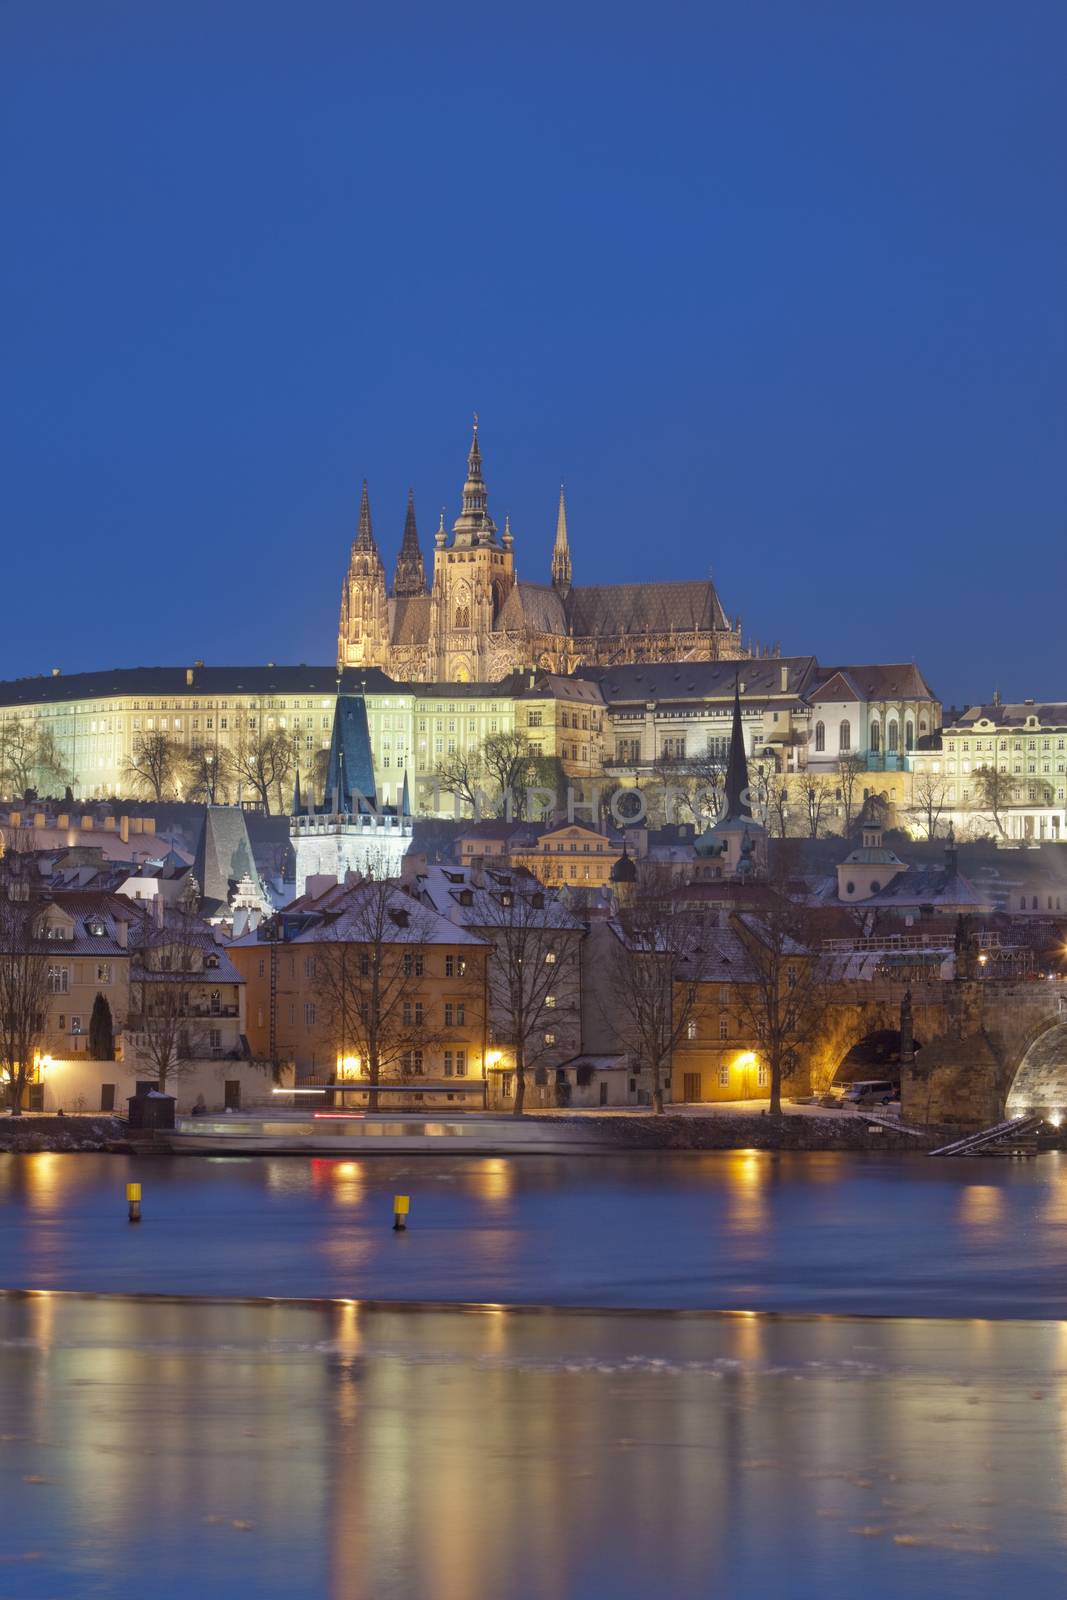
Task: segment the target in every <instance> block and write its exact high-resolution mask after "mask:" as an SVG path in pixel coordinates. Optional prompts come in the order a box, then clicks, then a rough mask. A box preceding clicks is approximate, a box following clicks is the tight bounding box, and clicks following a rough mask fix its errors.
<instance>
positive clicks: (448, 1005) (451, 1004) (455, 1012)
mask: <svg viewBox="0 0 1067 1600" xmlns="http://www.w3.org/2000/svg"><path fill="white" fill-rule="evenodd" d="M465 1017H466V1006H465V1005H464V1003H463V1001H462V1000H446V1001H445V1027H446V1028H462V1026H463V1023H464V1019H465Z"/></svg>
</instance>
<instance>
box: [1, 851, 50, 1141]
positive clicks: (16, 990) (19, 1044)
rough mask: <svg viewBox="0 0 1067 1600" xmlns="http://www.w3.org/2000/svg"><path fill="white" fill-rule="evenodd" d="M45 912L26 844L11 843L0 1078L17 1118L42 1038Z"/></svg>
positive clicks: (5, 885) (4, 906)
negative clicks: (42, 924) (42, 927)
mask: <svg viewBox="0 0 1067 1600" xmlns="http://www.w3.org/2000/svg"><path fill="white" fill-rule="evenodd" d="M43 907H44V901H43V897H42V894H41V891H40V887H39V879H38V877H37V869H36V862H35V859H34V857H33V855H32V854H31V852H30V851H29V848H28V843H26V842H24V841H22V840H20V839H16V840H11V839H10V838H9V839H8V840H7V841H6V848H5V850H4V854H3V855H2V856H0V1076H2V1079H3V1084H4V1087H5V1089H6V1091H7V1099H8V1104H9V1106H10V1108H11V1114H12V1116H16V1117H17V1116H20V1115H21V1113H22V1101H23V1097H24V1095H25V1092H26V1084H27V1081H28V1078H29V1074H30V1071H31V1069H32V1067H33V1062H34V1058H35V1056H36V1055H37V1053H38V1051H39V1049H40V1046H41V1042H42V1040H43V1038H44V1029H45V1017H46V1008H47V1001H48V982H49V962H48V954H47V947H46V945H45V942H44V939H43V937H41V936H40V935H39V931H38V920H39V918H40V915H41V912H42V910H43Z"/></svg>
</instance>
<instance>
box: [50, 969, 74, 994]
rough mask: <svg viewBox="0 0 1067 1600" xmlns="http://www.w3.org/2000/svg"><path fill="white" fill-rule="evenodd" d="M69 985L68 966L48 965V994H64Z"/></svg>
mask: <svg viewBox="0 0 1067 1600" xmlns="http://www.w3.org/2000/svg"><path fill="white" fill-rule="evenodd" d="M69 986H70V968H69V967H49V969H48V993H49V994H66V992H67V990H68V988H69Z"/></svg>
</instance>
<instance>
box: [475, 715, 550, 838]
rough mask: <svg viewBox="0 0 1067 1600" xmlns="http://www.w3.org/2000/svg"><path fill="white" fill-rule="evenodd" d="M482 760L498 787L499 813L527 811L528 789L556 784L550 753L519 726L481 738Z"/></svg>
mask: <svg viewBox="0 0 1067 1600" xmlns="http://www.w3.org/2000/svg"><path fill="white" fill-rule="evenodd" d="M481 762H482V766H483V767H484V769H485V771H486V773H487V775H488V777H489V779H490V782H491V783H492V784H493V786H494V788H495V790H496V805H497V812H498V815H500V816H514V817H516V818H518V819H519V820H521V819H522V818H524V817H525V815H526V808H527V790H528V789H531V788H539V787H540V788H549V787H551V788H553V789H554V788H555V786H556V778H557V776H558V774H557V772H556V770H555V764H554V763H553V761H552V758H551V757H550V756H545V755H543V754H542V753H541V752H540V751H538V750H536V749H535V748H534V746H533V745H532V744H531V743H530V741H529V739H528V738H527V737H526V735H525V733H523V732H521V731H520V730H519V729H518V728H516V729H513V730H507V731H505V732H504V733H491V734H489V736H488V737H487V738H485V739H483V740H482V745H481Z"/></svg>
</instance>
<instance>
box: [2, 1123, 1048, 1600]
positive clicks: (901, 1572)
mask: <svg viewBox="0 0 1067 1600" xmlns="http://www.w3.org/2000/svg"><path fill="white" fill-rule="evenodd" d="M128 1176H133V1177H136V1178H137V1179H139V1181H140V1182H141V1183H142V1186H143V1193H144V1221H143V1222H142V1223H141V1224H140V1225H139V1226H130V1224H129V1223H127V1221H126V1219H125V1205H124V1201H123V1185H124V1183H125V1182H126V1181H127V1177H128ZM396 1193H406V1194H409V1195H410V1197H411V1206H412V1209H411V1226H410V1229H409V1231H408V1232H407V1233H406V1234H403V1235H400V1236H397V1235H394V1234H393V1233H392V1230H391V1226H390V1223H391V1216H392V1196H393V1195H394V1194H396ZM0 1286H3V1287H6V1288H7V1289H9V1290H10V1291H12V1292H11V1293H9V1294H7V1295H4V1296H0V1363H2V1366H0V1370H2V1373H3V1381H2V1383H0V1475H2V1476H0V1481H3V1482H4V1484H5V1489H6V1506H5V1509H6V1512H7V1516H6V1519H5V1528H6V1532H5V1537H4V1539H3V1541H2V1546H0V1600H6V1597H16V1600H22V1597H25V1600H31V1597H38V1596H39V1597H42V1600H43V1597H45V1596H53V1597H55V1596H71V1597H74V1596H77V1597H81V1596H122V1597H125V1596H134V1595H137V1596H140V1595H142V1594H146V1593H150V1594H152V1595H154V1596H157V1597H170V1596H175V1597H177V1596H183V1597H184V1596H187V1595H190V1594H193V1593H195V1594H197V1596H198V1597H201V1600H215V1597H216V1596H217V1597H228V1596H232V1595H241V1594H245V1593H250V1594H251V1593H255V1594H257V1595H262V1596H303V1595H307V1596H313V1597H318V1596H324V1597H325V1596H329V1597H331V1600H334V1597H336V1600H392V1597H394V1596H395V1597H396V1600H401V1597H403V1600H409V1597H410V1600H461V1597H462V1600H467V1597H474V1596H482V1595H485V1596H502V1597H515V1600H585V1597H589V1600H593V1597H597V1600H599V1597H600V1596H608V1595H610V1596H617V1597H620V1600H630V1597H634V1600H637V1597H643V1596H653V1595H655V1596H657V1597H658V1596H659V1595H660V1593H661V1592H667V1593H671V1594H673V1595H677V1596H686V1597H687V1596H691V1595H692V1596H715V1597H718V1596H722V1597H724V1600H725V1597H728V1600H734V1597H737V1596H744V1597H747V1596H753V1597H756V1596H759V1597H763V1596H773V1597H778V1596H781V1597H783V1600H784V1597H788V1600H808V1597H809V1596H810V1597H811V1600H815V1597H819V1600H825V1597H841V1600H853V1597H855V1596H858V1595H861V1594H862V1595H863V1596H864V1600H890V1597H894V1600H895V1597H897V1596H903V1595H909V1596H922V1597H925V1596H930V1597H933V1596H961V1597H964V1596H987V1595H988V1596H991V1597H992V1596H993V1595H998V1596H999V1595H1000V1594H1001V1593H1002V1592H1003V1589H1004V1587H1005V1585H1006V1584H1008V1583H1011V1584H1013V1585H1018V1586H1021V1587H1022V1588H1023V1589H1024V1592H1025V1593H1026V1594H1027V1596H1028V1597H1037V1600H1044V1597H1045V1596H1050V1597H1051V1596H1053V1595H1057V1596H1058V1595H1061V1594H1062V1593H1063V1591H1064V1576H1063V1575H1064V1571H1065V1560H1067V1161H1065V1160H1064V1158H1062V1157H1060V1156H1055V1155H1053V1156H1043V1157H1041V1158H1039V1159H1038V1160H1036V1161H1031V1162H1026V1163H1019V1164H1015V1163H1011V1162H1007V1161H998V1160H994V1159H987V1160H982V1161H977V1160H975V1161H960V1162H951V1161H931V1160H929V1159H928V1158H926V1157H921V1156H917V1157H913V1158H909V1157H898V1158H892V1157H884V1158H883V1157H874V1156H852V1155H841V1156H837V1155H834V1156H830V1155H828V1156H820V1155H815V1156H800V1155H789V1156H774V1155H770V1154H765V1153H756V1152H745V1151H736V1152H721V1153H714V1154H706V1155H684V1156H662V1157H660V1156H646V1155H641V1156H633V1157H605V1158H596V1159H592V1158H589V1159H584V1158H583V1159H579V1160H575V1159H573V1158H572V1159H570V1160H565V1159H557V1158H551V1157H547V1158H540V1157H538V1158H517V1159H510V1160H505V1159H493V1160H488V1159H487V1160H479V1159H473V1160H471V1159H468V1160H465V1161H463V1162H459V1161H457V1160H453V1159H449V1158H423V1159H422V1160H407V1161H405V1160H392V1159H390V1158H376V1159H375V1158H371V1159H367V1158H365V1159H364V1160H362V1161H356V1160H347V1159H342V1160H323V1161H317V1160H310V1161H306V1160H301V1159H295V1158H288V1159H284V1158H280V1159H278V1160H270V1159H265V1160H253V1161H235V1160H225V1161H223V1160H220V1161H203V1160H186V1161H168V1162H158V1163H153V1162H146V1161H138V1162H132V1161H131V1162H127V1160H126V1159H125V1158H121V1157H91V1156H86V1157H83V1156H76V1157H64V1156H50V1155H45V1154H42V1155H33V1156H26V1157H4V1158H0ZM26 1291H30V1292H28V1293H27V1292H26ZM153 1294H157V1295H161V1296H165V1297H166V1298H163V1299H152V1298H150V1296H151V1295H153ZM242 1297H256V1298H248V1299H245V1298H242ZM265 1297H276V1298H273V1299H271V1300H269V1301H267V1300H266V1299H265ZM318 1297H322V1298H318ZM300 1299H305V1300H306V1302H307V1303H303V1304H300V1303H294V1302H296V1301H299V1300H300ZM399 1301H407V1302H411V1304H409V1305H403V1306H401V1305H398V1304H396V1303H395V1302H399ZM375 1302H377V1303H375ZM383 1302H392V1303H390V1304H383ZM427 1302H440V1303H441V1304H437V1305H434V1306H429V1305H428V1304H427ZM473 1302H477V1308H476V1309H472V1308H471V1303H473ZM445 1303H450V1304H445ZM464 1303H466V1305H465V1304H464ZM535 1307H540V1308H542V1309H533V1308H535ZM583 1307H584V1308H586V1309H579V1308H583ZM519 1308H525V1309H519ZM545 1308H551V1309H545ZM716 1312H725V1313H726V1314H725V1315H722V1314H715V1313H716ZM679 1313H680V1314H679ZM816 1313H818V1314H816Z"/></svg>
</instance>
